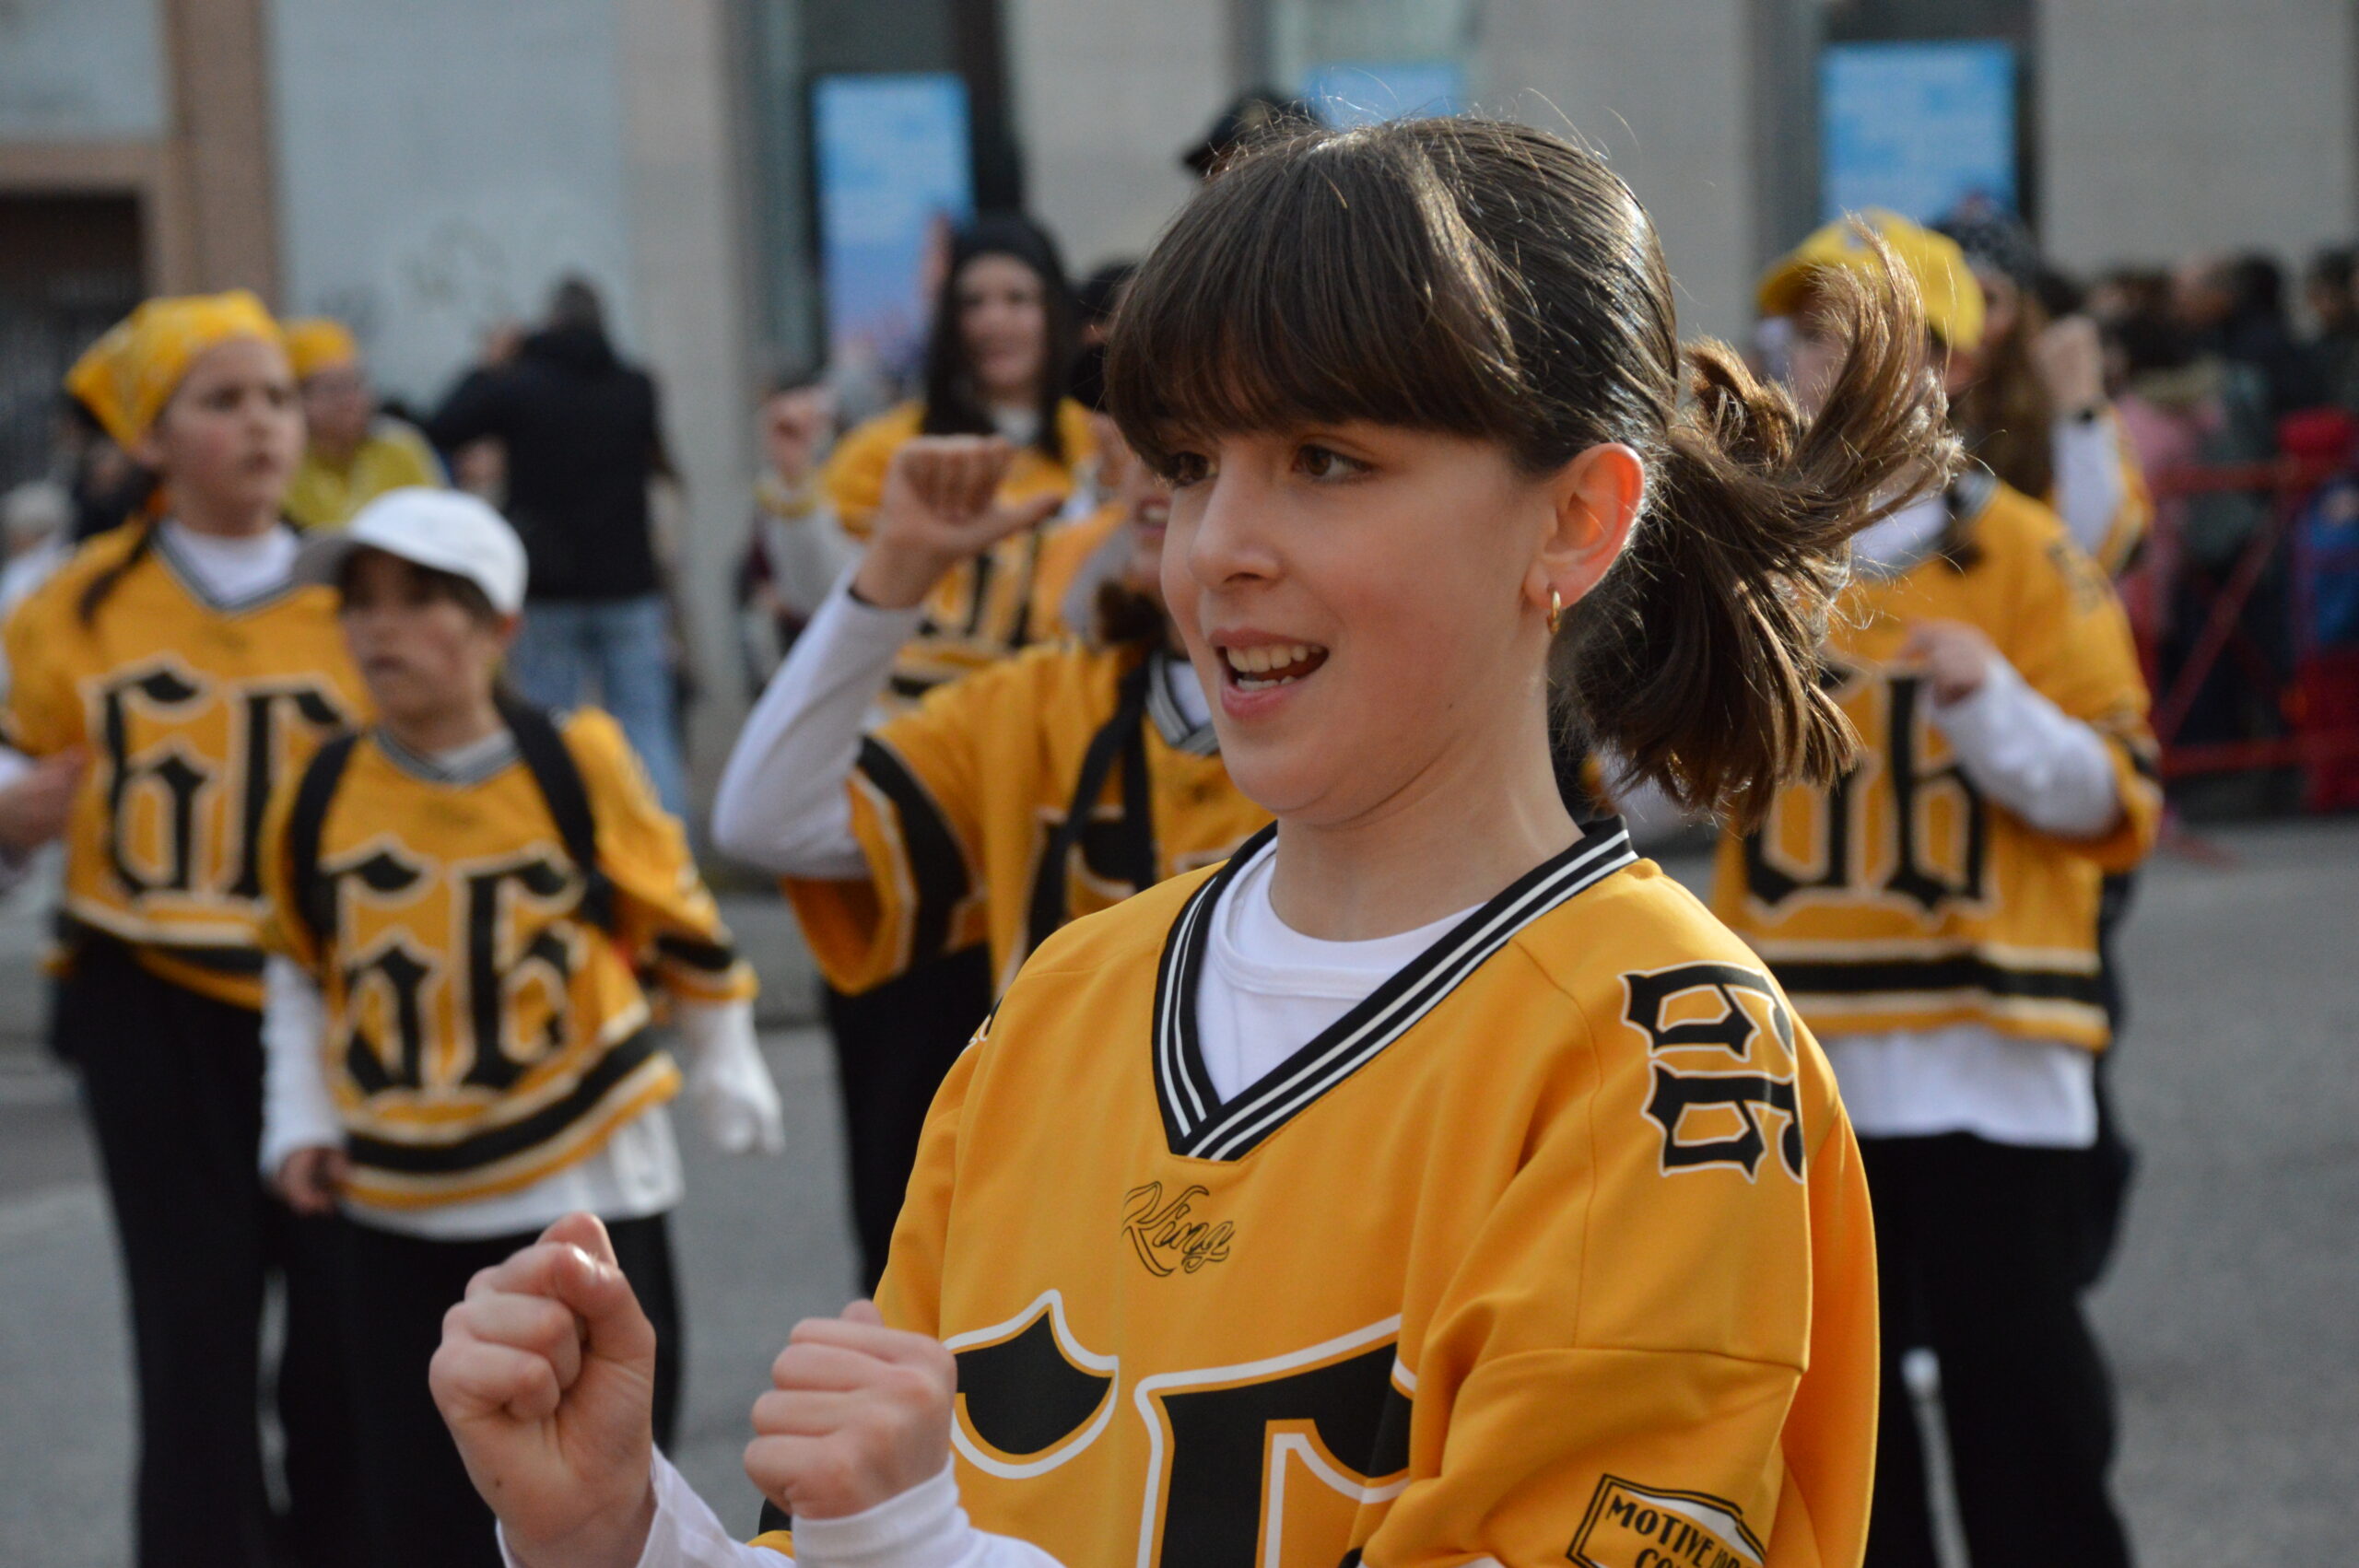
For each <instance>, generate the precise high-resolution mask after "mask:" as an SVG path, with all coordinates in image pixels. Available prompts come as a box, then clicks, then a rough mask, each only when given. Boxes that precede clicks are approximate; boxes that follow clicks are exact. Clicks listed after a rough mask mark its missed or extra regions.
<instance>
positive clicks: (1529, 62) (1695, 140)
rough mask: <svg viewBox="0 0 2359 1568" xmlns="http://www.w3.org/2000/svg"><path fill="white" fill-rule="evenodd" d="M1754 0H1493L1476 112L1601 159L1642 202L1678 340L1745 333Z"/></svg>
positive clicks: (1486, 18) (1754, 244)
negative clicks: (1661, 259) (1675, 313)
mask: <svg viewBox="0 0 2359 1568" xmlns="http://www.w3.org/2000/svg"><path fill="white" fill-rule="evenodd" d="M1753 10H1754V5H1753V0H1681V3H1680V4H1678V5H1675V6H1672V5H1663V4H1661V3H1660V0H1489V4H1487V5H1486V6H1485V7H1484V10H1483V15H1482V20H1481V42H1480V48H1481V61H1482V64H1481V70H1480V71H1479V73H1478V75H1477V82H1478V84H1479V85H1478V88H1477V93H1478V101H1477V107H1479V108H1482V109H1484V110H1485V111H1490V112H1492V113H1496V114H1506V115H1509V116H1512V117H1513V118H1515V119H1518V120H1521V121H1524V122H1526V123H1531V124H1534V125H1538V126H1541V127H1543V128H1544V129H1547V130H1552V131H1555V132H1558V133H1560V134H1567V133H1569V134H1573V135H1578V137H1579V139H1580V140H1582V141H1583V142H1585V143H1586V144H1587V145H1589V146H1593V147H1595V148H1597V149H1598V150H1600V151H1601V152H1602V153H1604V154H1605V155H1606V157H1607V158H1608V159H1609V160H1610V161H1611V163H1612V164H1613V167H1614V170H1615V171H1616V172H1618V173H1619V174H1620V175H1621V176H1622V178H1623V179H1624V180H1625V181H1629V184H1630V187H1631V189H1632V190H1634V191H1636V192H1637V195H1638V199H1639V200H1640V201H1641V202H1643V203H1645V204H1646V207H1647V211H1648V213H1649V215H1650V216H1652V217H1653V219H1654V222H1655V228H1656V230H1657V232H1658V233H1659V234H1660V235H1661V239H1662V247H1663V254H1664V255H1665V257H1666V258H1667V259H1668V260H1669V262H1670V263H1671V273H1672V278H1673V279H1674V280H1675V281H1676V283H1677V286H1678V293H1677V298H1678V303H1679V324H1680V332H1681V334H1682V335H1683V336H1686V337H1696V336H1699V335H1712V336H1719V337H1727V338H1731V339H1733V340H1737V341H1740V342H1741V341H1742V340H1743V334H1744V333H1746V332H1747V331H1748V330H1749V329H1750V326H1751V323H1752V319H1753V309H1752V299H1753V282H1754V277H1755V271H1756V258H1757V253H1758V252H1759V249H1760V247H1761V246H1762V244H1763V243H1764V235H1765V232H1766V230H1765V228H1764V226H1763V224H1762V223H1761V222H1760V220H1759V218H1758V217H1757V216H1756V210H1757V205H1758V201H1759V190H1760V178H1761V176H1760V171H1759V168H1758V159H1757V157H1756V146H1755V135H1756V133H1755V107H1754V105H1755V65H1754V61H1753V59H1752V45H1753V39H1754V18H1753V17H1752V12H1753Z"/></svg>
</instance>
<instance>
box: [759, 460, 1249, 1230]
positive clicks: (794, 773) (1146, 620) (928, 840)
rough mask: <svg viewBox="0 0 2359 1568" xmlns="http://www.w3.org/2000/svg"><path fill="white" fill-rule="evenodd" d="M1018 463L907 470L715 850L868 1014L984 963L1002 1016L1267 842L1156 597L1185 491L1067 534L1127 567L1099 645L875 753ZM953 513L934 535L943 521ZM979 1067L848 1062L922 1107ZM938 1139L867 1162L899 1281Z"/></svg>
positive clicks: (764, 713)
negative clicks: (946, 598)
mask: <svg viewBox="0 0 2359 1568" xmlns="http://www.w3.org/2000/svg"><path fill="white" fill-rule="evenodd" d="M1117 450H1119V451H1121V453H1122V454H1123V455H1127V454H1128V449H1127V448H1121V449H1117ZM1010 456H1011V454H1010V453H1009V451H1008V450H1007V447H1006V444H1005V443H1004V442H1000V441H996V440H992V439H987V438H977V437H962V436H951V437H921V438H920V439H917V440H914V441H911V442H910V443H909V444H907V445H905V446H904V447H902V448H901V450H900V451H898V452H897V453H896V454H895V455H894V459H893V467H892V470H891V472H890V473H889V474H888V475H887V477H886V488H885V500H884V504H883V505H882V506H881V507H880V508H879V509H878V511H877V513H876V519H875V526H874V530H873V531H872V532H871V535H870V540H869V544H868V548H867V552H866V554H865V555H864V556H863V558H862V561H861V562H860V565H859V567H858V568H856V569H855V570H854V571H853V572H852V573H851V574H850V575H849V576H848V577H847V578H846V579H845V580H844V581H843V582H842V583H841V584H839V586H838V587H837V589H836V591H835V592H834V593H832V594H831V595H830V596H829V597H828V599H827V603H825V604H824V605H822V606H821V608H820V611H819V614H817V615H816V617H815V618H814V619H813V621H812V624H811V626H810V628H809V629H808V630H807V631H806V632H805V633H804V636H803V638H801V639H800V640H799V641H798V642H797V643H796V644H795V647H794V650H793V652H792V654H791V655H790V656H789V658H788V661H787V663H786V665H785V666H784V667H783V668H782V669H781V670H780V673H779V675H778V677H777V679H776V680H775V681H774V682H773V683H772V685H770V687H769V690H768V691H767V692H766V693H765V694H764V695H763V697H762V700H761V702H760V703H759V705H757V708H755V710H754V713H753V715H752V716H751V717H750V718H749V719H748V720H747V721H746V725H745V733H744V734H743V735H741V736H740V737H739V739H738V743H737V750H736V752H735V754H734V755H733V756H732V757H731V759H730V765H729V769H728V771H727V772H726V773H725V774H724V775H723V776H722V783H721V790H720V792H719V794H718V795H717V796H716V798H715V800H714V803H713V834H714V837H715V839H716V841H717V842H718V843H719V844H720V846H721V847H722V848H723V849H725V850H727V851H728V852H729V853H731V854H733V855H735V856H736V857H738V858H739V859H740V860H746V861H748V862H750V863H752V864H754V865H757V866H760V867H762V868H763V869H764V870H767V871H770V872H776V873H777V874H779V875H780V876H781V877H784V878H785V879H786V891H787V895H788V896H789V897H790V898H791V899H792V900H793V903H794V907H795V912H796V914H797V915H798V916H799V917H800V918H801V919H802V922H803V930H804V937H805V939H806V940H807V941H808V942H810V944H811V949H812V952H813V953H814V954H816V956H817V958H818V960H819V965H820V968H821V971H822V972H823V973H824V974H825V975H826V976H827V981H828V983H829V984H830V985H831V986H834V987H835V988H837V989H839V990H840V991H843V992H846V993H848V994H852V995H857V994H859V993H862V992H864V991H870V990H873V989H874V988H876V987H877V986H879V985H882V984H886V983H889V982H890V981H891V980H893V979H894V978H896V977H899V976H901V975H904V974H907V973H910V971H912V970H916V969H921V968H922V967H924V966H926V965H933V964H935V963H937V962H938V961H939V960H940V958H941V957H942V956H943V955H944V954H952V953H963V952H968V951H971V950H976V949H981V950H983V951H985V952H987V953H988V954H989V955H990V959H991V965H992V971H991V972H992V975H993V977H994V980H993V985H992V990H993V994H997V992H998V991H999V990H1001V989H1004V988H1005V987H1006V985H1007V984H1008V982H1009V981H1011V980H1013V979H1014V978H1015V971H1016V968H1017V966H1018V965H1021V964H1022V963H1023V961H1024V958H1025V956H1026V954H1029V953H1030V952H1031V951H1032V950H1033V948H1034V947H1036V946H1037V945H1038V944H1039V942H1041V941H1043V940H1045V939H1046V938H1047V937H1048V936H1049V935H1050V933H1051V932H1053V931H1055V930H1057V929H1058V928H1059V927H1061V926H1062V925H1063V924H1065V922H1066V921H1068V920H1070V919H1074V918H1075V917H1077V916H1079V915H1083V914H1086V913H1087V912H1089V911H1090V910H1093V909H1099V908H1103V907H1106V906H1108V905H1109V904H1111V903H1114V902H1116V901H1118V900H1120V899H1122V898H1125V897H1128V896H1129V895H1132V894H1133V893H1135V892H1137V891H1139V890H1140V889H1142V888H1144V887H1147V886H1150V885H1152V884H1153V883H1157V882H1160V881H1162V880H1163V879H1164V878H1166V877H1168V876H1171V875H1173V874H1175V873H1177V872H1183V871H1187V870H1190V869H1191V868H1193V867H1196V866H1201V865H1205V864H1209V863H1211V862H1213V861H1215V860H1222V859H1224V858H1226V856H1227V854H1228V853H1229V851H1230V850H1231V849H1233V848H1236V846H1237V844H1238V841H1240V840H1241V839H1243V838H1244V837H1246V836H1247V835H1248V834H1250V833H1251V832H1252V831H1253V830H1254V829H1255V828H1258V827H1260V826H1261V825H1263V824H1264V823H1266V822H1267V821H1268V820H1269V813H1266V812H1264V811H1262V809H1261V808H1260V807H1259V806H1256V805H1255V804H1253V803H1252V802H1250V801H1248V800H1246V799H1245V798H1244V797H1243V796H1242V795H1240V794H1238V792H1237V790H1236V787H1235V786H1234V785H1232V784H1231V783H1230V782H1229V780H1228V775H1227V774H1226V771H1225V770H1224V769H1223V768H1222V766H1221V763H1220V755H1219V743H1218V741H1217V739H1216V737H1215V735H1214V733H1213V730H1212V714H1211V709H1210V707H1209V705H1208V704H1207V702H1206V700H1205V696H1204V692H1203V686H1202V685H1201V684H1200V683H1199V682H1198V681H1197V679H1196V676H1195V672H1194V671H1193V669H1191V667H1190V665H1189V664H1188V662H1187V661H1186V659H1185V658H1184V657H1182V656H1180V654H1179V653H1178V652H1177V650H1176V649H1175V647H1174V644H1173V638H1172V633H1171V630H1170V626H1169V623H1168V620H1167V619H1166V618H1165V616H1164V614H1163V610H1162V603H1163V601H1162V588H1161V582H1160V575H1159V566H1160V561H1161V556H1162V549H1163V536H1164V529H1165V526H1166V523H1167V521H1168V514H1169V509H1170V491H1169V487H1168V486H1167V485H1166V484H1165V483H1164V482H1163V480H1162V478H1161V476H1160V475H1158V474H1156V473H1155V472H1154V471H1153V470H1151V469H1149V468H1148V467H1147V466H1146V465H1145V464H1144V463H1143V462H1135V461H1133V462H1130V463H1128V464H1127V465H1125V466H1124V468H1123V470H1122V472H1123V474H1125V478H1124V480H1123V482H1122V489H1121V493H1120V496H1119V497H1118V499H1119V502H1120V511H1119V514H1118V515H1119V517H1120V524H1119V526H1120V529H1121V532H1120V534H1119V535H1118V536H1116V537H1115V538H1113V539H1112V540H1111V541H1110V542H1109V541H1108V540H1106V539H1105V537H1104V536H1103V535H1102V534H1101V533H1099V532H1097V531H1095V530H1091V531H1082V530H1070V531H1068V532H1070V533H1073V534H1074V535H1075V536H1076V537H1088V538H1096V539H1097V540H1098V541H1099V543H1100V545H1101V548H1105V547H1108V546H1109V544H1110V545H1112V546H1119V553H1120V555H1121V565H1120V567H1119V568H1112V575H1111V576H1110V577H1109V578H1108V579H1106V580H1103V581H1101V582H1100V583H1099V585H1098V593H1097V595H1096V597H1097V600H1098V604H1099V608H1100V609H1101V610H1102V611H1103V612H1105V613H1104V614H1098V615H1094V616H1093V617H1091V618H1092V619H1095V620H1096V621H1097V626H1096V631H1097V636H1096V637H1094V638H1091V639H1090V640H1088V641H1086V642H1084V641H1066V642H1059V643H1052V644H1048V645H1044V646H1040V647H1036V648H1031V649H1026V650H1025V651H1024V652H1022V653H1020V654H1017V655H1015V657H1014V658H1011V659H1005V660H1003V661H1000V662H998V663H997V664H994V665H992V666H991V667H989V668H987V669H983V670H979V671H977V672H976V673H973V674H971V675H968V676H966V677H965V678H964V679H961V680H957V681H954V682H951V683H948V684H947V685H942V686H937V687H936V688H934V690H933V691H932V692H930V693H928V694H927V696H926V697H925V699H924V700H923V701H922V702H921V703H919V704H918V705H917V707H915V708H911V709H910V710H909V711H907V712H905V713H902V714H899V715H898V716H896V717H895V718H893V719H891V720H888V721H887V722H886V723H885V724H883V725H881V726H879V727H877V728H876V729H875V730H874V731H872V732H870V733H869V734H867V735H866V736H863V734H862V724H863V719H864V717H865V715H866V714H867V713H868V711H869V709H870V708H871V706H872V705H873V704H874V700H875V698H876V695H877V693H878V691H879V690H880V689H881V688H882V687H883V685H885V683H886V679H887V678H888V676H889V674H890V673H891V671H892V668H893V662H894V660H895V657H896V656H897V655H898V652H899V651H900V649H901V648H902V646H903V645H904V642H905V640H906V639H907V638H909V637H910V636H911V635H912V634H913V632H914V631H915V629H916V627H917V626H918V625H919V622H920V620H921V616H922V614H923V613H924V612H923V610H922V609H921V605H922V604H923V603H924V602H925V599H926V597H927V595H928V594H929V593H930V592H931V591H932V589H933V585H934V583H935V582H936V581H937V580H938V579H940V578H941V576H942V575H943V574H945V572H948V571H950V570H953V569H955V568H957V565H958V564H959V563H960V562H962V561H964V560H967V559H971V558H972V557H973V556H975V555H977V554H978V553H980V552H983V551H987V550H989V549H990V548H991V546H992V543H993V532H994V530H995V528H996V527H997V526H1000V524H999V523H998V522H997V521H995V520H994V517H993V514H992V512H991V510H990V509H989V507H988V505H987V504H986V503H987V500H988V497H990V496H991V495H992V493H993V491H994V490H995V489H996V488H997V487H998V486H999V485H1000V483H1001V482H1002V481H1003V478H1004V471H1005V468H1006V466H1007V464H1008V462H1009V461H1010ZM930 497H954V498H953V499H951V500H950V501H949V503H948V505H949V509H948V510H946V511H944V512H939V513H938V512H937V511H936V510H934V509H933V505H932V504H931V503H930V499H929V498H930ZM970 507H971V508H975V509H973V510H968V508H970ZM1061 537H1062V536H1061ZM977 1016H978V1019H979V1020H980V1012H979V1013H978V1015H977ZM971 1032H972V1031H971V1030H969V1031H968V1033H971ZM965 1044H966V1040H965V1036H959V1037H957V1038H956V1039H946V1040H944V1041H942V1042H940V1044H939V1047H937V1048H932V1049H923V1048H919V1047H918V1045H917V1043H916V1042H911V1041H908V1040H903V1041H900V1042H897V1043H896V1050H895V1053H894V1054H893V1055H892V1056H891V1057H890V1058H889V1059H885V1060H878V1059H874V1058H871V1059H862V1058H861V1057H860V1056H858V1055H857V1054H856V1053H855V1050H854V1049H851V1048H847V1049H846V1051H845V1052H844V1055H843V1057H842V1059H840V1060H839V1071H840V1072H841V1073H842V1075H843V1077H844V1080H845V1082H846V1083H847V1084H858V1083H860V1082H863V1081H864V1080H867V1079H870V1078H873V1077H874V1076H875V1075H877V1074H879V1073H884V1072H890V1073H892V1074H894V1075H895V1079H896V1082H897V1083H899V1084H901V1085H903V1087H904V1089H905V1094H904V1095H903V1097H904V1098H905V1100H906V1101H907V1103H909V1104H910V1105H911V1106H919V1105H921V1104H923V1103H930V1102H931V1101H932V1099H933V1092H934V1090H935V1089H936V1088H937V1087H938V1086H939V1085H940V1082H941V1080H942V1075H943V1074H944V1073H945V1072H947V1071H949V1070H950V1064H951V1062H952V1061H953V1060H954V1059H956V1058H957V1053H958V1051H959V1050H960V1049H961V1048H962V1047H964V1046H965ZM921 1125H922V1117H911V1118H910V1119H909V1120H908V1121H907V1122H905V1123H903V1124H900V1125H899V1126H898V1127H897V1128H896V1129H893V1130H894V1131H895V1132H896V1133H898V1136H895V1137H893V1138H891V1139H890V1141H885V1140H884V1139H883V1138H882V1137H880V1138H879V1139H878V1141H876V1142H875V1143H873V1144H871V1145H868V1146H866V1147H863V1149H861V1150H859V1151H857V1152H856V1153H855V1159H856V1161H859V1162H861V1163H859V1164H855V1166H854V1176H855V1180H854V1183H853V1192H854V1203H855V1217H856V1219H857V1221H858V1223H859V1229H860V1233H861V1235H862V1236H863V1238H865V1239H866V1241H867V1242H868V1244H869V1246H870V1247H871V1249H872V1251H873V1254H874V1258H875V1261H876V1262H877V1263H878V1264H879V1265H881V1264H882V1261H883V1254H884V1250H885V1244H886V1241H887V1240H889V1238H890V1236H891V1234H892V1226H893V1221H894V1218H895V1216H896V1215H898V1213H899V1211H900V1207H901V1195H902V1191H903V1189H904V1188H906V1187H907V1185H908V1182H909V1172H910V1163H911V1162H912V1161H914V1160H915V1158H916V1155H917V1139H918V1132H919V1129H920V1127H921ZM881 1131H882V1129H880V1132H881Z"/></svg>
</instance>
